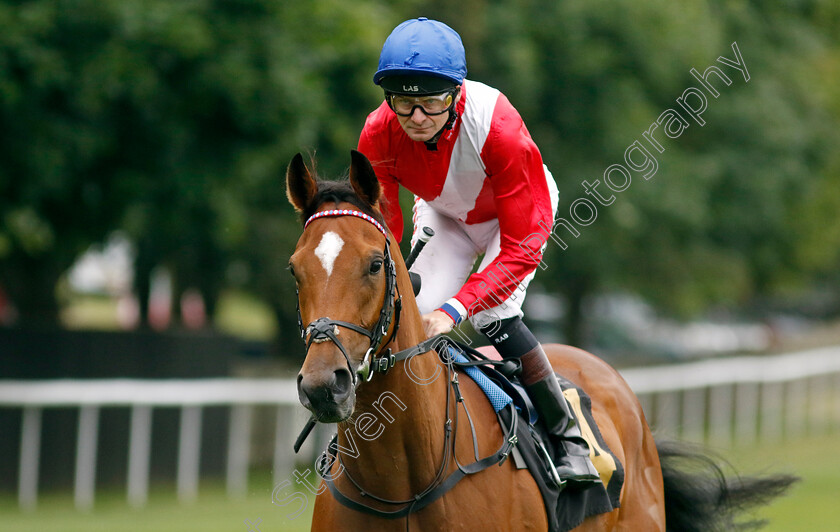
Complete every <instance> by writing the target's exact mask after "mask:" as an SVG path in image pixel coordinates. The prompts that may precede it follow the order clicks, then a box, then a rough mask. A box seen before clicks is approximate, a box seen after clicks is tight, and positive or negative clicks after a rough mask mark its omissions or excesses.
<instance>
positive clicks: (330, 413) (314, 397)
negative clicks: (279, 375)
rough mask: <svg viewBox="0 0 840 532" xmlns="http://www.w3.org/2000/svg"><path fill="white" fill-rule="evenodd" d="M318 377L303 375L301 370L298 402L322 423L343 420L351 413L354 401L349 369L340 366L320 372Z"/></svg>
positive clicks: (298, 380) (298, 381) (298, 382)
mask: <svg viewBox="0 0 840 532" xmlns="http://www.w3.org/2000/svg"><path fill="white" fill-rule="evenodd" d="M320 377H321V378H319V376H317V375H316V376H311V375H304V374H303V373H302V372H301V373H299V374H298V377H297V389H298V399H299V400H300V404H302V405H303V406H304V407H306V408H307V409H308V410H309V411H310V412H312V413H313V414H314V415H315V418H316V419H317V420H318V421H320V422H322V423H337V422H339V421H344V420H345V419H347V418H348V417H350V414H352V413H353V407H354V406H355V402H356V395H355V393H354V389H353V377H352V376H351V375H350V371H349V370H348V369H347V368H340V369H337V370H335V371H333V372H331V373H322V374H321V375H320Z"/></svg>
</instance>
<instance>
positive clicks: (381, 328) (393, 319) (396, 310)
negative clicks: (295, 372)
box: [295, 209, 402, 386]
mask: <svg viewBox="0 0 840 532" xmlns="http://www.w3.org/2000/svg"><path fill="white" fill-rule="evenodd" d="M338 216H355V217H356V218H361V219H362V220H365V221H367V222H369V223H371V224H373V226H375V227H376V228H377V229H378V230H379V232H380V233H382V235H383V236H384V237H385V250H384V252H383V253H384V255H385V262H384V264H383V266H384V268H385V296H384V301H383V303H382V309H381V310H380V312H379V319H378V320H377V321H376V323H375V324H374V325H373V327H371V328H370V329H366V328H364V327H363V326H361V325H356V324H354V323H349V322H346V321H341V320H332V319H330V318H329V317H326V316H325V317H321V318H318V319H316V320H314V321H313V322H312V323H310V324H309V325H307V326H306V327H305V328H304V326H303V319H302V318H301V314H300V293H299V291H298V289H297V287H295V295H296V297H297V320H298V328H299V329H300V335H301V338H302V339H303V340H304V341H305V342H306V351H307V352H309V347H310V346H311V345H312V344H313V343H321V342H326V341H328V340H332V342H333V343H334V344H335V345H336V347H338V349H339V350H340V351H341V353H342V354H343V355H344V359H345V360H346V361H347V367H348V369H349V370H350V374H351V375H352V376H353V385H354V386H358V385H359V383H360V382H361V381H360V380H359V377H361V379H362V380H363V381H365V382H368V381H370V379H371V378H373V374H374V373H376V372H377V371H385V370H387V369H388V368H390V367H391V366H393V365H394V363H395V362H396V361H395V360H393V357H387V356H386V357H377V356H376V355H378V354H379V351H380V348H381V347H384V346H385V345H387V344H388V342H390V341H391V340H393V339H394V337H395V336H396V334H397V330H398V329H399V326H400V312H401V310H402V297H400V294H399V289H398V288H397V270H396V267H395V265H394V259H393V258H392V257H391V239H390V238H388V232H387V231H386V230H385V228H384V227H383V226H382V224H381V223H379V222H378V221H376V219H374V218H373V217H372V216H370V215H368V214H365V213H363V212H360V211H356V210H351V209H332V210H327V211H319V212H316V213H315V214H313V215H312V216H310V217H309V219H307V220H306V222H305V223H304V224H303V229H304V231H305V230H306V227H307V226H308V225H309V224H310V223H312V222H313V221H315V220H317V219H319V218H327V217H338ZM391 323H393V324H394V327H393V331H392V332H391V335H390V337H389V338H388V340H387V342H384V343H383V340H385V337H386V336H387V335H388V329H389V328H390V327H391ZM339 327H344V328H345V329H350V330H352V331H355V332H357V333H359V334H362V335H364V336H367V337H368V338H369V339H370V347H369V348H368V350H367V352H366V353H365V356H364V358H363V359H362V362H361V363H360V364H359V366H358V367H357V368H355V369H354V368H353V364H352V362H351V361H350V355H348V354H347V349H345V347H344V346H343V345H342V344H341V341H340V340H339V339H338V333H339V329H338V328H339ZM307 336H308V337H309V339H308V340H307ZM388 351H390V350H388ZM372 359H373V360H374V362H372ZM372 364H374V367H373V369H372V368H371V365H372Z"/></svg>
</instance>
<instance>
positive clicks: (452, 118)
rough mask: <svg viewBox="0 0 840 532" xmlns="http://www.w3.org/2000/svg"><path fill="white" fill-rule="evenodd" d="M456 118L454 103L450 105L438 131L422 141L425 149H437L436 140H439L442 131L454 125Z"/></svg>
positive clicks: (456, 112)
mask: <svg viewBox="0 0 840 532" xmlns="http://www.w3.org/2000/svg"><path fill="white" fill-rule="evenodd" d="M456 120H458V111H456V110H455V104H452V107H451V108H450V109H449V119H448V120H447V121H446V123H445V124H443V127H442V128H440V131H438V132H437V133H435V136H434V137H432V138H430V139H429V140H427V141H426V142H424V144H425V145H426V149H427V150H429V151H437V141H438V140H440V137H441V136H442V135H443V132H444V131H446V130H449V129H452V128H453V127H455V121H456Z"/></svg>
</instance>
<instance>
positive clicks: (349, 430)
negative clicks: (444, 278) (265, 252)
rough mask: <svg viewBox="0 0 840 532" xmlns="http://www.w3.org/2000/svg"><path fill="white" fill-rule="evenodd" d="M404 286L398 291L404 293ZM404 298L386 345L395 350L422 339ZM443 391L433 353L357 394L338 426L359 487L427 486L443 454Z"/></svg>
mask: <svg viewBox="0 0 840 532" xmlns="http://www.w3.org/2000/svg"><path fill="white" fill-rule="evenodd" d="M400 284H401V285H402V284H403V283H400ZM406 288H407V289H408V290H410V288H408V287H407V286H406V287H405V288H404V287H403V286H401V287H400V290H401V292H402V293H403V294H405V293H406V292H405V289H406ZM408 299H409V300H408V301H406V303H408V305H407V308H406V309H404V315H403V316H402V325H401V326H400V330H399V333H398V334H397V336H396V338H395V339H394V340H393V341H392V342H391V344H390V345H389V347H390V348H391V349H392V350H393V351H394V352H399V351H401V350H404V349H408V348H410V347H413V346H415V345H417V344H418V343H420V342H421V341H423V340H424V339H425V335H424V333H423V326H422V322H421V319H420V314H419V312H418V311H417V307H416V304H415V303H414V301H413V298H411V297H410V298H408ZM447 393H448V379H447V374H446V368H445V367H444V366H443V365H442V364H441V362H440V361H439V359H438V357H437V355H436V354H435V353H434V352H428V353H425V354H422V355H417V356H415V357H412V358H410V359H407V360H405V361H404V362H402V363H397V365H395V366H394V367H393V368H391V369H390V370H389V371H388V372H387V373H385V374H380V373H377V374H375V375H374V376H373V379H372V380H371V381H370V382H367V383H363V384H362V385H361V386H360V387H359V389H358V390H357V392H356V411H355V414H354V415H353V417H352V418H351V420H350V421H348V422H344V423H341V424H339V425H338V433H339V442H338V443H339V448H340V452H341V454H342V456H341V459H342V462H343V464H344V466H345V467H346V468H347V471H348V473H350V474H351V475H352V476H353V478H355V479H357V480H359V481H360V482H361V483H362V485H363V486H366V487H367V486H368V484H369V483H373V484H370V489H371V490H372V492H375V493H376V494H379V495H382V494H388V493H390V494H393V495H394V496H397V495H398V494H400V493H402V492H404V491H410V493H402V494H403V495H412V494H413V493H415V492H416V491H418V490H420V489H423V488H425V487H426V485H428V483H429V482H431V480H432V479H433V478H434V476H435V474H436V473H437V469H438V468H439V467H440V462H441V458H442V456H443V451H444V449H443V446H444V443H445V429H444V424H445V422H446V419H447V415H446V414H447V413H446V412H445V410H446V395H447ZM367 476H370V478H369V479H367V482H368V483H365V480H366V477H367ZM374 488H375V489H374ZM412 490H413V491H412Z"/></svg>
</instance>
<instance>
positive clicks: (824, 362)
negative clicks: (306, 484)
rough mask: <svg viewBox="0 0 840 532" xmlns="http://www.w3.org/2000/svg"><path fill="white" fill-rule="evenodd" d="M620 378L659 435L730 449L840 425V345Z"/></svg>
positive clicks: (706, 362)
mask: <svg viewBox="0 0 840 532" xmlns="http://www.w3.org/2000/svg"><path fill="white" fill-rule="evenodd" d="M621 374H622V375H623V376H624V378H625V380H627V382H628V383H629V384H630V387H631V388H632V389H633V391H634V392H635V393H636V395H637V396H638V397H639V400H640V401H641V403H642V406H643V407H644V410H645V414H646V416H647V418H648V423H650V425H651V426H652V427H653V428H654V429H655V430H656V431H657V432H658V433H666V434H668V435H671V436H679V437H681V438H683V439H688V440H694V441H702V442H706V443H713V444H716V445H724V446H726V445H732V444H739V445H741V444H745V445H749V444H752V443H754V442H756V441H757V440H758V439H761V440H762V441H765V442H767V441H778V440H780V439H782V438H793V437H797V436H799V435H804V434H813V435H817V434H821V433H825V432H826V431H829V430H831V431H833V430H836V429H837V428H838V427H840V346H837V347H826V348H819V349H809V350H803V351H798V352H794V353H787V354H782V355H771V356H743V357H734V358H723V359H711V360H703V361H699V362H692V363H687V364H675V365H668V366H657V367H648V368H637V369H628V370H624V371H622V372H621Z"/></svg>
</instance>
